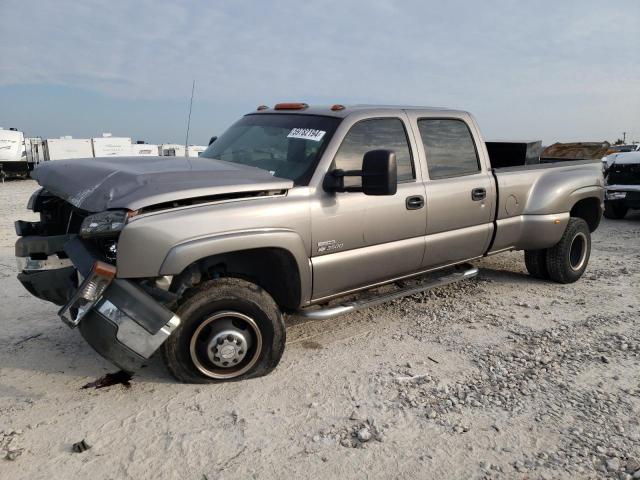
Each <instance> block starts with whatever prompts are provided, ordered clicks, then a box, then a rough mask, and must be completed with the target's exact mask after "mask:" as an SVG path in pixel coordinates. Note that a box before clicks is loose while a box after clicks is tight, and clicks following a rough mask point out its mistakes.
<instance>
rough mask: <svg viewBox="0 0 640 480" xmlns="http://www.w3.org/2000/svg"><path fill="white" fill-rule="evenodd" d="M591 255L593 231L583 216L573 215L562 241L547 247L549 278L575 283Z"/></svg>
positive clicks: (559, 281)
mask: <svg viewBox="0 0 640 480" xmlns="http://www.w3.org/2000/svg"><path fill="white" fill-rule="evenodd" d="M590 255H591V232H590V231H589V226H588V225H587V222H585V221H584V220H583V219H582V218H576V217H571V218H570V219H569V223H568V225H567V228H566V230H565V231H564V234H563V235H562V238H561V239H560V241H559V242H558V243H557V244H555V245H554V246H553V247H551V248H549V249H547V271H548V273H549V278H550V279H551V280H553V281H555V282H558V283H573V282H575V281H576V280H578V279H579V278H580V277H581V276H582V274H583V273H584V271H585V270H586V268H587V264H588V263H589V256H590Z"/></svg>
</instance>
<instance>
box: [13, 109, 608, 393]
mask: <svg viewBox="0 0 640 480" xmlns="http://www.w3.org/2000/svg"><path fill="white" fill-rule="evenodd" d="M33 176H34V177H35V178H36V179H37V180H38V182H39V184H40V185H41V186H42V188H41V189H40V190H38V191H37V192H35V193H34V194H33V196H32V197H31V199H30V200H29V204H28V208H29V209H31V210H33V211H35V212H39V213H40V221H39V222H25V221H18V222H16V231H17V235H18V236H19V237H20V238H19V239H18V241H17V243H16V256H17V258H18V264H19V270H20V273H19V275H18V278H19V280H20V281H21V282H22V284H23V285H24V286H25V287H26V288H27V290H29V291H30V292H31V293H32V294H33V295H35V296H37V297H39V298H42V299H44V300H48V301H51V302H53V303H55V304H58V305H60V306H61V307H62V308H61V310H60V312H59V315H60V317H61V318H62V320H63V321H64V322H65V323H67V324H68V325H69V326H71V327H77V328H78V330H79V331H80V333H81V334H82V335H83V336H84V338H85V339H86V340H87V341H88V343H89V344H91V346H92V347H93V348H94V349H95V350H96V351H98V352H99V353H100V354H101V355H103V356H104V357H106V358H107V359H109V360H111V361H112V362H113V363H115V364H116V365H118V366H120V367H121V368H123V369H125V370H128V371H132V370H134V369H135V368H136V367H137V366H139V365H140V364H141V363H143V362H144V361H145V360H146V359H148V358H149V357H150V356H151V355H152V354H153V353H154V352H155V351H156V350H158V349H160V350H161V351H162V356H163V358H164V361H165V363H166V365H167V367H168V369H169V370H170V371H171V373H173V375H174V376H175V377H176V378H178V379H179V380H182V381H186V382H217V381H226V380H237V379H244V378H251V377H257V376H260V375H264V374H266V373H268V372H269V371H271V370H272V369H273V368H275V367H276V365H277V364H278V361H279V360H280V358H281V356H282V353H283V350H284V345H285V324H284V320H283V316H284V315H285V314H294V315H302V316H307V317H311V318H328V317H332V316H335V315H340V314H344V313H346V312H350V311H353V310H355V309H357V308H363V307H368V306H371V305H374V304H377V303H380V302H383V301H386V300H389V299H392V298H398V297H400V296H403V295H409V294H413V293H416V292H417V291H420V290H425V289H427V288H432V287H434V286H438V285H443V284H447V283H450V282H454V281H457V280H462V279H466V278H470V277H472V276H474V275H475V274H476V273H477V269H476V268H474V267H473V266H471V265H470V264H468V263H467V262H470V261H472V260H474V259H478V258H481V257H484V256H487V255H493V254H496V253H500V252H504V251H508V250H524V252H525V253H524V257H525V263H526V267H527V269H528V271H529V273H530V274H531V275H533V276H534V277H536V278H540V279H548V280H552V281H555V282H559V283H569V282H574V281H576V280H578V279H579V278H580V276H581V275H582V274H583V272H584V271H585V268H586V267H587V262H588V260H589V253H590V248H591V243H590V233H591V232H593V231H594V230H595V229H596V228H597V227H598V224H599V222H600V218H601V215H602V210H603V177H602V169H601V166H600V162H597V161H596V162H584V161H582V162H579V161H578V162H564V163H561V164H556V165H553V164H552V165H523V166H520V167H519V166H516V167H509V168H504V169H492V168H491V163H490V158H489V157H488V154H487V149H486V146H485V143H484V141H483V139H482V136H481V135H480V131H479V130H478V126H477V125H476V122H475V121H474V119H473V117H472V116H471V115H470V114H469V113H466V112H463V111H454V110H445V109H433V108H422V107H387V106H343V105H333V106H327V107H310V106H308V105H306V104H304V103H287V104H278V105H276V106H275V107H272V108H269V107H265V106H261V107H259V108H258V109H257V110H256V111H255V112H252V113H249V114H247V115H245V116H244V117H242V118H241V119H240V120H238V121H237V122H236V123H235V124H233V125H232V126H231V127H230V128H229V129H228V130H227V131H226V132H225V133H224V134H223V135H222V136H220V137H219V138H218V139H217V140H215V141H214V142H213V143H212V144H211V145H210V146H209V148H208V149H207V150H206V151H205V152H204V153H203V154H202V156H201V157H199V158H173V159H168V158H166V157H158V158H149V157H145V158H140V157H139V158H109V159H106V158H104V159H101V158H96V159H81V160H68V161H56V162H50V163H47V164H44V165H42V166H40V167H38V168H37V169H36V170H35V172H34V175H33ZM412 277H415V278H419V279H420V281H419V282H418V283H416V282H415V281H411V282H409V281H405V280H406V279H409V278H412ZM401 280H402V281H401ZM383 285H386V286H385V287H383V288H377V287H380V286H383ZM374 287H376V288H374ZM365 291H366V292H365ZM381 292H382V293H381ZM356 293H357V294H356Z"/></svg>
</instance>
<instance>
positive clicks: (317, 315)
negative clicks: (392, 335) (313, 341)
mask: <svg viewBox="0 0 640 480" xmlns="http://www.w3.org/2000/svg"><path fill="white" fill-rule="evenodd" d="M458 268H459V269H458V270H457V271H455V272H453V273H450V274H448V275H445V276H442V277H439V278H435V279H433V280H430V281H426V282H424V283H421V284H420V285H417V286H415V287H409V288H403V289H401V290H396V291H394V292H390V293H385V294H383V295H378V296H375V297H369V298H363V299H361V300H354V301H352V302H347V303H344V304H342V305H334V306H331V307H327V308H319V309H312V308H310V309H302V310H298V311H297V312H296V315H298V316H301V317H305V318H311V319H314V320H325V319H327V318H333V317H337V316H339V315H344V314H347V313H351V312H355V311H356V310H361V309H363V308H369V307H375V306H376V305H380V304H381V303H385V302H389V301H391V300H395V299H397V298H402V297H406V296H408V295H414V294H416V293H420V292H424V291H425V290H431V289H432V288H437V287H442V286H444V285H449V284H450V283H455V282H459V281H461V280H466V279H468V278H473V277H475V276H476V275H477V274H478V268H477V267H474V266H473V265H470V264H468V263H465V264H463V265H460V267H458Z"/></svg>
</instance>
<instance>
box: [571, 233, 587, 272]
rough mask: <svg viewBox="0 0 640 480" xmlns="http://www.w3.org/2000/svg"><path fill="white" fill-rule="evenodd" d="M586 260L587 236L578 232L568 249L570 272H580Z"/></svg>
mask: <svg viewBox="0 0 640 480" xmlns="http://www.w3.org/2000/svg"><path fill="white" fill-rule="evenodd" d="M586 259H587V236H586V235H585V234H584V233H582V232H579V233H578V234H577V235H576V236H575V237H573V240H571V246H570V247H569V265H570V266H571V269H572V270H574V271H575V270H580V269H581V268H582V267H583V266H584V264H585V261H586Z"/></svg>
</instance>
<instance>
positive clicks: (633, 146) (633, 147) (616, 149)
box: [609, 144, 640, 153]
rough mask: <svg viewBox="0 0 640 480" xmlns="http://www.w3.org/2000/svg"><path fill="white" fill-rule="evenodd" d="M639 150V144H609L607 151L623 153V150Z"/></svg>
mask: <svg viewBox="0 0 640 480" xmlns="http://www.w3.org/2000/svg"><path fill="white" fill-rule="evenodd" d="M638 150H640V145H636V144H631V145H611V147H609V153H625V152H637V151H638Z"/></svg>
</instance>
